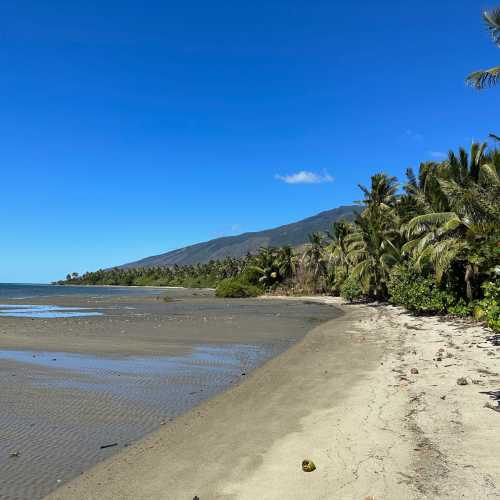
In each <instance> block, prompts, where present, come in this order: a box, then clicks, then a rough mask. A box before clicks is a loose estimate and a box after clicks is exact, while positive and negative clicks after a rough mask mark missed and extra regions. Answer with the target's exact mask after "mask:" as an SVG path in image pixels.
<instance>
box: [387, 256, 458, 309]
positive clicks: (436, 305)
mask: <svg viewBox="0 0 500 500" xmlns="http://www.w3.org/2000/svg"><path fill="white" fill-rule="evenodd" d="M388 290H389V302H390V303H391V304H396V305H399V306H403V307H405V308H406V309H408V310H409V311H413V312H416V313H426V314H429V313H446V312H447V311H448V309H449V308H450V307H451V306H453V305H455V304H456V303H457V302H458V300H457V298H456V297H455V296H454V295H453V293H451V292H450V291H447V290H442V289H440V288H439V287H438V286H437V285H436V282H435V280H434V278H432V277H428V276H425V275H423V274H422V273H420V272H418V271H417V270H416V269H415V268H413V267H412V266H411V265H409V264H407V265H402V264H399V265H397V266H394V268H393V269H392V271H391V274H390V277H389V283H388Z"/></svg>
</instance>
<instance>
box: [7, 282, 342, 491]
mask: <svg viewBox="0 0 500 500" xmlns="http://www.w3.org/2000/svg"><path fill="white" fill-rule="evenodd" d="M42 288H43V287H42ZM75 288H79V289H80V290H78V293H75V292H76V291H77V290H75V289H74V288H72V287H51V288H50V290H54V291H57V292H58V293H61V294H62V295H61V296H60V297H59V296H56V295H47V296H45V295H40V296H39V297H38V298H37V299H34V298H32V299H26V300H19V299H18V298H15V297H12V296H10V297H4V298H3V299H0V302H4V304H0V312H3V313H7V316H1V315H0V345H2V344H3V346H4V347H3V350H2V349H0V384H1V386H0V500H7V499H8V500H13V499H16V500H28V499H29V500H37V499H40V498H43V497H44V496H45V495H47V494H48V493H50V492H51V491H52V490H54V489H55V488H56V487H57V486H58V485H60V484H62V483H63V482H65V481H68V480H70V479H71V478H74V477H75V476H77V475H78V474H80V473H81V472H83V471H85V470H87V469H88V468H90V467H91V466H93V465H95V464H96V463H97V462H99V461H101V460H103V459H105V458H106V457H108V456H110V454H112V453H115V452H117V451H119V450H120V449H122V448H123V447H125V446H128V445H129V444H130V443H131V442H133V441H135V440H137V439H140V438H141V437H143V436H144V435H145V434H147V433H149V432H151V431H153V430H155V429H157V428H158V427H159V426H160V424H161V423H162V422H167V421H169V420H170V419H173V418H174V417H176V416H178V415H180V414H182V413H185V412H186V411H188V410H190V409H191V408H193V407H194V406H195V405H197V404H199V403H201V402H202V401H204V400H206V399H209V398H211V397H213V396H214V395H216V394H218V393H220V392H222V391H224V390H225V389H227V388H229V387H231V386H232V385H233V384H235V383H236V382H238V381H241V380H243V379H244V378H245V377H246V375H247V374H249V373H250V372H251V370H253V369H255V368H256V367H258V366H260V365H261V364H262V363H264V362H265V361H267V360H268V359H270V358H271V357H273V356H275V355H276V354H278V353H279V352H282V351H283V350H285V349H286V348H287V347H289V346H290V344H291V343H293V342H295V341H297V340H299V339H300V338H302V336H303V335H304V334H305V333H306V332H307V331H308V330H309V329H311V328H313V327H314V326H316V325H318V324H319V323H320V322H322V321H327V320H330V319H332V318H333V317H335V316H336V315H337V312H336V310H335V309H334V308H331V307H327V306H322V305H319V304H316V303H305V302H301V301H265V300H254V299H245V300H221V299H216V298H214V297H213V296H212V295H213V294H212V292H210V291H208V290H202V291H200V290H164V289H162V290H161V294H162V295H164V294H168V296H169V297H170V298H171V299H172V300H171V301H169V302H164V301H163V300H158V299H159V297H158V296H156V297H148V295H151V289H148V290H139V291H140V292H141V293H140V294H134V295H127V294H125V293H124V291H123V289H119V290H120V291H119V293H116V292H118V289H106V288H99V287H89V288H87V287H75ZM90 288H95V289H96V290H92V292H91V293H90V294H89V291H90ZM55 289H57V290H55ZM44 290H45V289H44ZM44 290H42V292H44ZM108 290H113V293H115V295H112V296H109V295H106V294H107V292H108ZM136 290H137V289H136ZM125 291H128V290H125ZM131 291H132V290H131ZM64 292H69V294H68V295H67V296H65V295H63V294H64ZM134 292H135V290H134ZM44 293H45V292H44ZM103 293H104V295H103ZM8 302H10V304H9V303H8ZM5 303H6V304H5ZM33 303H35V305H34V304H33ZM63 313H69V314H75V315H82V314H86V313H101V314H103V315H102V316H96V317H90V318H85V317H83V318H78V317H74V318H73V317H70V318H68V319H66V320H58V319H52V317H51V316H50V315H60V314H63ZM9 314H11V315H12V314H21V315H22V314H26V315H28V314H30V315H33V314H35V315H49V316H36V317H33V316H28V318H29V321H28V320H27V318H26V317H24V316H23V317H20V318H18V317H8V315H9ZM47 317H48V318H49V319H44V318H47ZM36 318H39V319H36ZM20 346H23V347H20ZM26 346H29V347H26ZM75 351H76V353H75ZM98 353H100V354H98ZM105 353H106V354H105ZM114 443H116V446H114V447H111V448H106V449H101V446H103V445H106V444H114ZM17 452H18V453H17ZM11 454H14V456H11Z"/></svg>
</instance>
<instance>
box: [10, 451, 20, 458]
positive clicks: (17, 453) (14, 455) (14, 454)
mask: <svg viewBox="0 0 500 500" xmlns="http://www.w3.org/2000/svg"><path fill="white" fill-rule="evenodd" d="M19 455H21V452H20V451H13V452H12V453H11V454H10V455H9V456H10V458H17V457H18V456H19Z"/></svg>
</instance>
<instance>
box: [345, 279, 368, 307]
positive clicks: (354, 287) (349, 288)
mask: <svg viewBox="0 0 500 500" xmlns="http://www.w3.org/2000/svg"><path fill="white" fill-rule="evenodd" d="M340 296H341V297H342V298H343V299H345V300H348V301H349V302H353V301H355V300H359V299H361V298H362V297H363V290H362V288H361V285H360V283H359V281H358V280H357V279H355V278H353V277H351V276H349V277H348V278H347V279H346V280H345V281H344V283H342V286H341V287H340Z"/></svg>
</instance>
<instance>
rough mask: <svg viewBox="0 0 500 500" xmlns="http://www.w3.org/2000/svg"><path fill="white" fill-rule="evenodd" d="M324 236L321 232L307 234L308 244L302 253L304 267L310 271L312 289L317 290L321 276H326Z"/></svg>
mask: <svg viewBox="0 0 500 500" xmlns="http://www.w3.org/2000/svg"><path fill="white" fill-rule="evenodd" d="M324 247H325V238H324V236H323V234H321V233H312V234H310V235H309V244H308V246H307V248H306V250H305V252H304V255H303V263H304V265H305V268H306V269H307V270H308V271H309V272H310V273H311V276H312V283H313V288H314V291H317V290H318V285H319V282H320V280H321V278H323V277H325V276H326V271H327V261H326V259H325V254H324Z"/></svg>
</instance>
